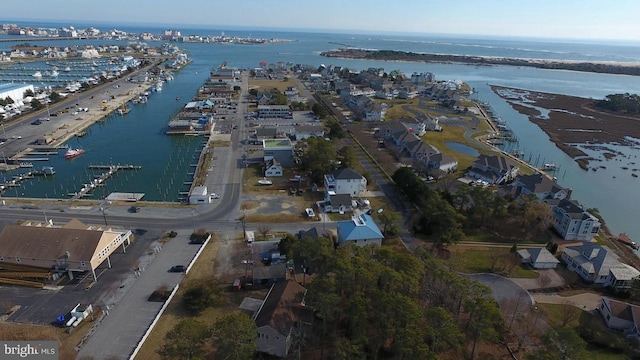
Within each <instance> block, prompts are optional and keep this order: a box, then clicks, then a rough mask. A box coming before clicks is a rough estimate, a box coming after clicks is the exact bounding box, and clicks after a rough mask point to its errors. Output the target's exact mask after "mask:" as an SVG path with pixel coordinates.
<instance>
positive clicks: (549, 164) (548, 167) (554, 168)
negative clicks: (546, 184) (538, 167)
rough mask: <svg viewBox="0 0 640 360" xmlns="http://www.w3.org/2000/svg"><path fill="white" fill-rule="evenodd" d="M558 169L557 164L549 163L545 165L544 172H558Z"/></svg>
mask: <svg viewBox="0 0 640 360" xmlns="http://www.w3.org/2000/svg"><path fill="white" fill-rule="evenodd" d="M557 168H558V167H557V166H556V164H552V163H547V164H544V167H543V169H544V170H556V169H557Z"/></svg>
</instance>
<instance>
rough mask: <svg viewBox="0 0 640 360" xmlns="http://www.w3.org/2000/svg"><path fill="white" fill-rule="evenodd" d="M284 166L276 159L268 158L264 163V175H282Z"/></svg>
mask: <svg viewBox="0 0 640 360" xmlns="http://www.w3.org/2000/svg"><path fill="white" fill-rule="evenodd" d="M283 174H284V172H283V171H282V166H281V165H280V164H278V162H277V161H276V160H275V159H271V160H267V161H266V162H265V164H264V176H266V177H277V176H282V175H283Z"/></svg>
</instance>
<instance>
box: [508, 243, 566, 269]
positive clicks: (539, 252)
mask: <svg viewBox="0 0 640 360" xmlns="http://www.w3.org/2000/svg"><path fill="white" fill-rule="evenodd" d="M518 256H520V259H521V261H522V263H526V264H530V265H531V266H532V267H533V268H534V269H555V268H556V266H558V264H559V263H560V260H558V259H557V258H556V257H555V256H554V255H553V254H552V253H550V252H549V250H547V249H546V248H531V249H521V250H518Z"/></svg>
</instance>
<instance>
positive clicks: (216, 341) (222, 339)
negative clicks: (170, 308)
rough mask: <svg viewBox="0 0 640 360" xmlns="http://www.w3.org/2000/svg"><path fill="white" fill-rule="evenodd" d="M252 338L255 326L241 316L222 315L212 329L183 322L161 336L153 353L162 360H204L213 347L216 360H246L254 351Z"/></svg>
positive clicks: (238, 314)
mask: <svg viewBox="0 0 640 360" xmlns="http://www.w3.org/2000/svg"><path fill="white" fill-rule="evenodd" d="M255 334H256V324H255V323H254V322H253V320H251V318H250V317H248V316H247V315H245V314H243V313H232V314H228V315H225V316H223V317H222V318H220V319H218V321H216V322H215V324H213V326H209V325H207V324H206V323H205V322H203V321H200V320H196V319H194V318H186V319H184V320H182V321H180V322H179V323H178V324H176V325H175V326H174V327H173V328H172V329H171V330H170V331H169V332H168V333H167V334H166V335H165V337H164V344H163V345H162V346H161V347H160V349H158V351H157V353H158V355H160V357H161V358H162V359H172V360H173V359H205V358H210V356H208V354H209V353H210V350H209V346H211V345H214V346H215V348H216V357H215V358H216V359H218V358H219V359H229V360H246V359H251V358H253V355H254V353H255V351H256V336H255Z"/></svg>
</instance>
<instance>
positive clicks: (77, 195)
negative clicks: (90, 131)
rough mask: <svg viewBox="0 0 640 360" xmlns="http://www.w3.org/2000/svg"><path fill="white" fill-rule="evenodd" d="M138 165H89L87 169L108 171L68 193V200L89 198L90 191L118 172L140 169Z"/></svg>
mask: <svg viewBox="0 0 640 360" xmlns="http://www.w3.org/2000/svg"><path fill="white" fill-rule="evenodd" d="M141 168H142V166H140V165H89V169H101V170H108V171H105V172H103V173H102V174H100V175H98V176H96V177H95V179H93V180H92V181H91V182H90V183H88V184H83V185H82V188H80V190H79V191H77V192H74V193H69V194H68V195H69V196H70V200H78V199H82V198H83V197H85V196H90V195H91V191H92V190H93V189H95V188H96V187H98V186H102V183H103V182H104V181H106V180H107V179H109V178H110V177H111V176H113V175H114V174H115V173H116V172H118V171H119V170H137V169H141Z"/></svg>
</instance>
